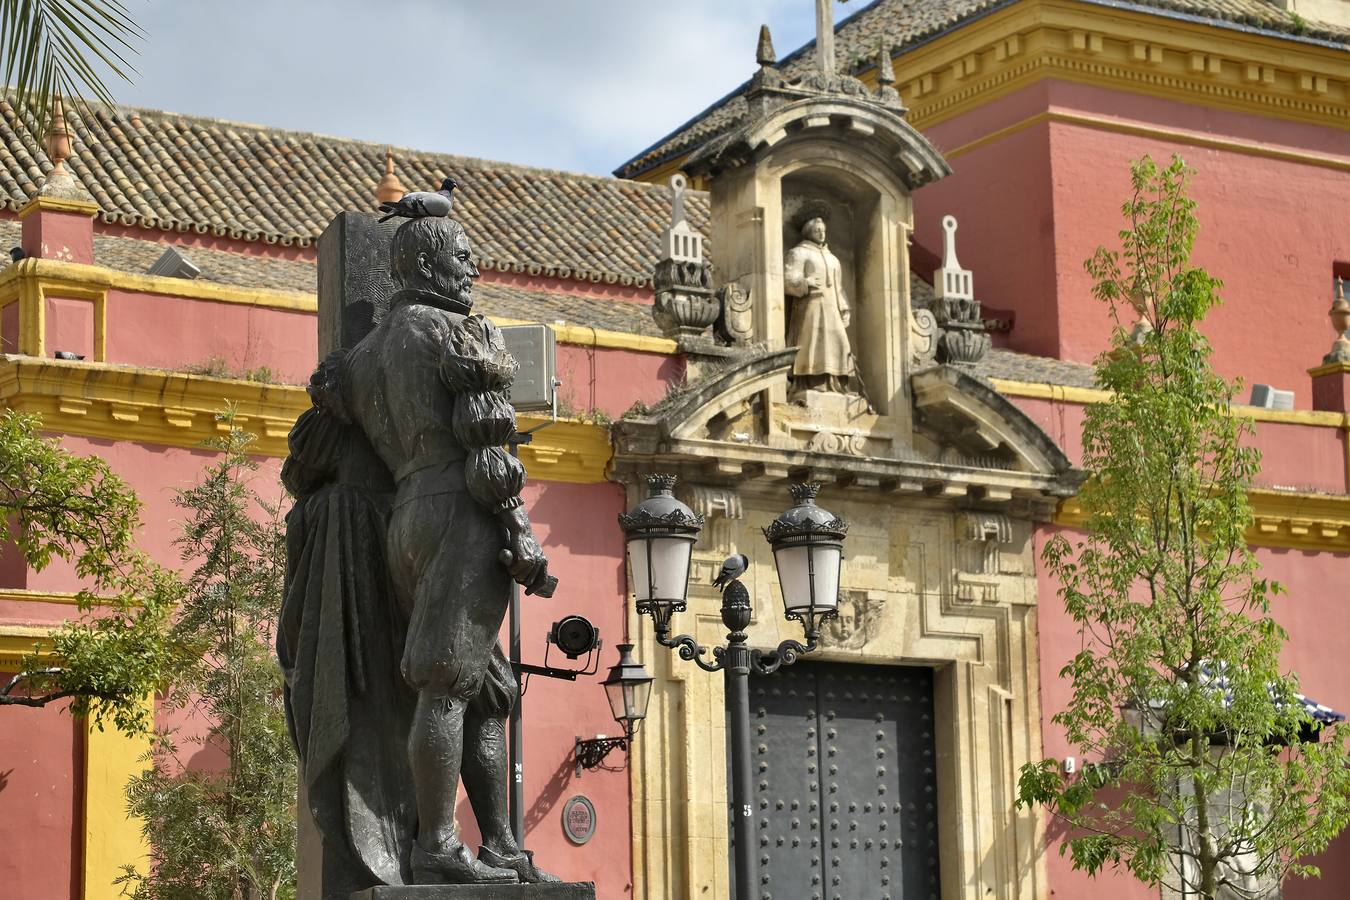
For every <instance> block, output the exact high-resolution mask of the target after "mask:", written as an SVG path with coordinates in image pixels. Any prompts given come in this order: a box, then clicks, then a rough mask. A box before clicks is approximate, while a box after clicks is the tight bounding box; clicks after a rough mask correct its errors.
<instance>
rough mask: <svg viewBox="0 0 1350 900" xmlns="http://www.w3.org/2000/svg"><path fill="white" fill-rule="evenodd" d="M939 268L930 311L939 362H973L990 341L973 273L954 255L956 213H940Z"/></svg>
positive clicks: (988, 346) (983, 353) (981, 357)
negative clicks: (937, 331)
mask: <svg viewBox="0 0 1350 900" xmlns="http://www.w3.org/2000/svg"><path fill="white" fill-rule="evenodd" d="M942 230H943V231H944V232H945V233H944V235H943V239H942V245H943V246H942V268H940V269H938V270H937V271H936V272H934V273H933V293H934V294H935V295H936V297H937V299H936V300H935V301H934V303H933V314H934V316H936V317H937V324H938V328H939V329H941V332H942V333H941V335H939V337H938V357H939V359H941V361H942V362H948V363H957V364H960V365H973V364H975V363H977V362H979V361H980V360H981V359H983V358H984V355H985V354H986V353H988V352H989V348H990V347H991V346H992V345H993V341H992V339H991V338H990V337H989V334H988V332H987V331H986V330H985V327H984V321H983V320H982V319H981V318H980V303H979V301H978V300H976V299H975V276H974V275H973V274H972V273H971V271H970V270H969V269H963V268H961V263H960V262H959V261H957V259H956V217H955V216H943V217H942Z"/></svg>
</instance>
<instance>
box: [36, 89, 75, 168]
mask: <svg viewBox="0 0 1350 900" xmlns="http://www.w3.org/2000/svg"><path fill="white" fill-rule="evenodd" d="M42 149H43V150H46V151H47V158H48V159H50V160H51V161H52V170H51V172H50V173H49V175H48V177H51V176H52V175H58V174H64V173H65V171H66V160H67V159H69V158H70V130H69V129H68V128H66V110H65V107H64V106H63V105H62V103H61V95H60V94H59V93H58V94H57V95H56V97H55V98H53V100H52V115H51V118H50V119H48V120H47V132H46V134H44V135H43V136H42Z"/></svg>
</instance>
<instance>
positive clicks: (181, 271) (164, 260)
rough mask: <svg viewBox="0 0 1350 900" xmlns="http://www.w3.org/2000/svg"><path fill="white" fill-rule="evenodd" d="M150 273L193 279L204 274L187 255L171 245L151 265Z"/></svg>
mask: <svg viewBox="0 0 1350 900" xmlns="http://www.w3.org/2000/svg"><path fill="white" fill-rule="evenodd" d="M150 274H151V275H167V276H168V277H169V278H188V279H192V278H196V277H197V276H198V275H200V274H202V270H201V269H199V268H197V267H196V266H194V265H193V264H192V261H191V260H189V259H188V258H187V257H186V256H184V255H183V254H181V253H179V252H178V251H177V250H176V249H174V248H173V247H170V248H169V249H167V250H165V251H164V252H163V253H161V254H160V256H159V259H157V260H155V264H154V265H153V266H151V267H150Z"/></svg>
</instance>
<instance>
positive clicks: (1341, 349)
mask: <svg viewBox="0 0 1350 900" xmlns="http://www.w3.org/2000/svg"><path fill="white" fill-rule="evenodd" d="M1327 316H1328V318H1330V319H1331V327H1332V329H1333V330H1334V331H1335V332H1336V340H1335V342H1334V343H1332V345H1331V351H1330V352H1329V353H1327V355H1326V356H1324V357H1322V364H1323V365H1330V364H1331V363H1344V362H1350V339H1347V338H1346V334H1345V332H1346V329H1347V328H1350V301H1347V300H1346V299H1345V281H1344V280H1343V279H1341V278H1337V279H1336V299H1335V300H1333V301H1332V303H1331V309H1329V310H1327Z"/></svg>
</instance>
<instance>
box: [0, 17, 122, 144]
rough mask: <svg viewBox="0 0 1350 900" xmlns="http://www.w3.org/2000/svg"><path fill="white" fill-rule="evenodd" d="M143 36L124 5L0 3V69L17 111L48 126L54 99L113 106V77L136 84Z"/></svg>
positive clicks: (80, 103)
mask: <svg viewBox="0 0 1350 900" xmlns="http://www.w3.org/2000/svg"><path fill="white" fill-rule="evenodd" d="M144 37H145V34H144V32H143V31H142V30H141V28H140V26H139V25H137V24H136V22H135V20H134V19H132V18H131V15H130V13H128V11H127V8H126V6H125V4H124V3H123V2H122V0H0V64H3V66H4V77H5V81H6V83H8V84H9V85H10V86H11V87H12V88H13V90H14V95H15V107H16V109H17V111H18V112H19V113H20V114H21V115H22V114H24V113H28V114H30V115H31V116H32V117H33V118H34V119H35V120H36V121H37V122H39V123H40V122H45V121H46V118H47V109H48V105H49V104H50V102H51V98H52V96H53V94H55V93H57V92H59V93H61V94H62V95H63V96H65V97H68V98H70V99H71V100H72V101H73V102H74V103H75V104H76V105H78V106H81V107H84V106H86V103H87V100H88V99H95V100H98V101H99V102H101V103H103V104H105V105H107V106H111V105H113V96H112V92H111V91H110V90H109V89H108V85H107V81H106V79H108V78H109V77H110V76H111V77H115V78H118V79H121V80H122V81H125V82H128V83H130V82H131V78H132V76H133V75H134V74H136V70H135V68H134V67H133V66H132V65H131V63H130V61H129V58H130V57H132V56H134V55H135V54H136V47H135V45H136V44H137V43H139V42H140V41H141V40H143V39H144Z"/></svg>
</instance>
